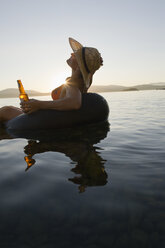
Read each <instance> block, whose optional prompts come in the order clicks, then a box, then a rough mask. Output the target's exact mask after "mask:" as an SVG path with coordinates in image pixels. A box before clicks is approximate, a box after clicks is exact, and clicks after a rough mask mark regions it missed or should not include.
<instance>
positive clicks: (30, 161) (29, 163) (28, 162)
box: [24, 154, 36, 171]
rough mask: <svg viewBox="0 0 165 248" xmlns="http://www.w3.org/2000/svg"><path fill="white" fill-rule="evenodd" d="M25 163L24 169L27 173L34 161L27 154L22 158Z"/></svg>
mask: <svg viewBox="0 0 165 248" xmlns="http://www.w3.org/2000/svg"><path fill="white" fill-rule="evenodd" d="M24 159H25V161H26V163H27V167H26V169H25V171H27V170H28V169H29V168H30V167H31V166H32V165H33V164H35V162H36V161H35V159H33V158H32V155H31V154H28V155H27V156H25V157H24Z"/></svg>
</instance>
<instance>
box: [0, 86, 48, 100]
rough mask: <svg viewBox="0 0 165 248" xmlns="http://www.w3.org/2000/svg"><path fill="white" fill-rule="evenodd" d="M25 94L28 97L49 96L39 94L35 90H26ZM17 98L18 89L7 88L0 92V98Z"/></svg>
mask: <svg viewBox="0 0 165 248" xmlns="http://www.w3.org/2000/svg"><path fill="white" fill-rule="evenodd" d="M26 93H27V94H28V95H29V96H30V97H33V96H45V95H49V94H50V93H41V92H38V91H35V90H26ZM18 96H19V91H18V89H15V88H9V89H5V90H1V91H0V98H10V97H18Z"/></svg>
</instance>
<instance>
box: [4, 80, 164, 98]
mask: <svg viewBox="0 0 165 248" xmlns="http://www.w3.org/2000/svg"><path fill="white" fill-rule="evenodd" d="M138 90H165V83H163V82H161V83H150V84H140V85H135V86H121V85H92V86H91V87H90V89H89V92H100V93H101V92H116V91H138ZM26 92H27V94H28V95H29V97H34V96H46V95H50V92H47V93H41V92H38V91H34V90H26ZM18 96H19V91H18V89H16V88H9V89H5V90H1V91H0V98H10V97H18Z"/></svg>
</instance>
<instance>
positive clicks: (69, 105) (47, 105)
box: [21, 85, 82, 114]
mask: <svg viewBox="0 0 165 248" xmlns="http://www.w3.org/2000/svg"><path fill="white" fill-rule="evenodd" d="M64 87H65V96H64V97H63V98H60V99H58V100H54V101H40V100H35V99H31V100H30V101H28V102H23V103H21V107H22V109H23V111H24V112H25V113H27V114H30V113H32V112H34V111H37V110H39V109H56V110H75V109H79V108H80V107H81V97H82V96H81V92H80V90H79V89H78V88H77V87H74V86H70V85H65V86H64Z"/></svg>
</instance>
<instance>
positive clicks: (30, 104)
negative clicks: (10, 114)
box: [20, 99, 40, 114]
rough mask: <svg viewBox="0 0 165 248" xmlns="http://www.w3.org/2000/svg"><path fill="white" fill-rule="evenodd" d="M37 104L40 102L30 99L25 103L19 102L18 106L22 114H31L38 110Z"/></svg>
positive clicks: (38, 105)
mask: <svg viewBox="0 0 165 248" xmlns="http://www.w3.org/2000/svg"><path fill="white" fill-rule="evenodd" d="M39 102H40V101H38V100H36V99H30V100H29V101H27V102H21V103H20V106H21V108H22V110H23V112H24V113H26V114H31V113H33V112H35V111H37V110H39V109H40V104H39Z"/></svg>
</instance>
